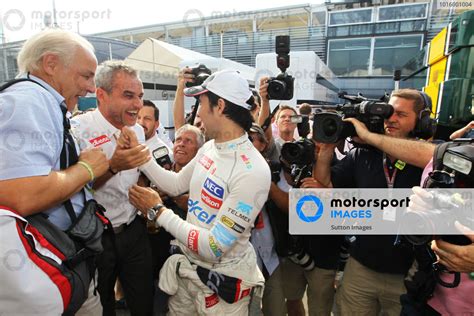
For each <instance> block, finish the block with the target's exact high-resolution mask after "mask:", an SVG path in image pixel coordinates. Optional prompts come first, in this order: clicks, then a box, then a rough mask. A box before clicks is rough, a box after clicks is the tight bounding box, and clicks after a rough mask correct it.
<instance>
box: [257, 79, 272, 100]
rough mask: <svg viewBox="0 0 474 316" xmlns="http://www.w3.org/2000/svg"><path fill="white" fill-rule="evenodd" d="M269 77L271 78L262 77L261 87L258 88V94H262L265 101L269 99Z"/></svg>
mask: <svg viewBox="0 0 474 316" xmlns="http://www.w3.org/2000/svg"><path fill="white" fill-rule="evenodd" d="M268 79H270V77H262V78H260V87H259V89H258V94H260V97H261V98H262V100H265V101H268V91H267V89H268Z"/></svg>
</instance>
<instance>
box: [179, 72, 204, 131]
mask: <svg viewBox="0 0 474 316" xmlns="http://www.w3.org/2000/svg"><path fill="white" fill-rule="evenodd" d="M200 66H203V65H199V66H197V67H200ZM197 67H193V68H190V67H184V68H183V69H181V70H180V71H179V73H178V80H177V84H176V95H175V98H174V103H173V122H174V130H175V131H177V130H178V129H179V128H180V127H181V126H183V125H184V124H186V123H187V124H191V125H194V126H196V127H197V128H200V129H201V130H202V131H203V132H204V125H203V124H202V120H201V118H200V117H199V114H198V113H196V117H195V118H194V122H190V121H188V120H189V119H190V118H191V113H189V116H186V115H185V112H184V97H185V95H184V92H183V91H184V88H186V87H190V86H191V85H192V84H194V83H196V84H200V83H202V79H203V78H204V77H205V75H206V74H210V70H209V72H207V71H208V69H207V68H206V67H205V66H203V67H204V68H205V72H204V76H201V78H199V79H198V81H196V75H195V74H193V71H194V72H195V69H196V68H197ZM195 106H198V105H197V104H196V105H194V106H193V108H192V110H193V109H194V107H195Z"/></svg>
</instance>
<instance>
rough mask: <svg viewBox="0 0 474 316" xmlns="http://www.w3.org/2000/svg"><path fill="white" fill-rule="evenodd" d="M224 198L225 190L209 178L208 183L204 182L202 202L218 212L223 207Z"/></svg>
mask: <svg viewBox="0 0 474 316" xmlns="http://www.w3.org/2000/svg"><path fill="white" fill-rule="evenodd" d="M213 196H214V197H213ZM223 197H224V189H223V188H222V187H221V186H220V185H218V184H217V183H215V182H214V181H212V180H211V179H209V178H207V179H206V181H204V188H203V189H201V200H202V201H203V202H204V203H205V204H206V205H208V206H209V207H211V208H214V209H217V210H218V209H219V208H220V207H221V205H222V198H223Z"/></svg>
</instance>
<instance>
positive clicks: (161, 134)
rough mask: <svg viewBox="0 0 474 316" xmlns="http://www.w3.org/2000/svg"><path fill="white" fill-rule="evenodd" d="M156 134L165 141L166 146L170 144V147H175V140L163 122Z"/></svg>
mask: <svg viewBox="0 0 474 316" xmlns="http://www.w3.org/2000/svg"><path fill="white" fill-rule="evenodd" d="M156 135H157V136H158V138H159V139H160V140H161V141H162V142H163V143H165V144H166V146H168V148H170V149H173V142H172V141H171V140H170V137H169V136H168V132H167V131H166V130H165V128H164V127H163V125H162V124H161V123H160V125H159V126H158V129H157V130H156Z"/></svg>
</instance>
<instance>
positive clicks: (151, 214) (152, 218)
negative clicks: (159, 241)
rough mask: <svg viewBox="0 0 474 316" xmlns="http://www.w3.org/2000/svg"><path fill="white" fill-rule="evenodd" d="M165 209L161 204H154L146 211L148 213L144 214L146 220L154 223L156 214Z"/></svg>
mask: <svg viewBox="0 0 474 316" xmlns="http://www.w3.org/2000/svg"><path fill="white" fill-rule="evenodd" d="M163 208H165V206H164V205H163V204H156V205H155V206H153V207H152V208H149V209H148V212H147V213H146V218H147V219H148V220H149V221H151V222H154V221H155V220H156V218H157V217H158V213H159V212H160V211H161V209H163Z"/></svg>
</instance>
